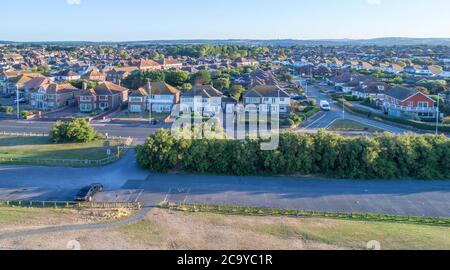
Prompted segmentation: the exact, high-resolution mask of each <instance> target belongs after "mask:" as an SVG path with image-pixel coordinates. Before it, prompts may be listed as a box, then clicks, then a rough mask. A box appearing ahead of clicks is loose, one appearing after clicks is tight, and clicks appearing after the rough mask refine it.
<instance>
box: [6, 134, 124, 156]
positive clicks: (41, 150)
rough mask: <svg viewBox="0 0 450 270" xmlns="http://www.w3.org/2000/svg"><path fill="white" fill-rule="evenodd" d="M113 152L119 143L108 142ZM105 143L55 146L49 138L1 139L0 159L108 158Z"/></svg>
mask: <svg viewBox="0 0 450 270" xmlns="http://www.w3.org/2000/svg"><path fill="white" fill-rule="evenodd" d="M108 143H109V144H110V146H111V149H112V151H114V147H115V146H117V145H118V144H119V141H112V142H108ZM107 148H108V147H107V144H106V143H105V141H95V142H91V143H67V144H54V143H52V142H51V141H50V138H48V137H4V136H1V137H0V158H52V159H83V160H85V159H89V160H99V159H104V158H106V157H107V156H108V155H107V151H106V149H107Z"/></svg>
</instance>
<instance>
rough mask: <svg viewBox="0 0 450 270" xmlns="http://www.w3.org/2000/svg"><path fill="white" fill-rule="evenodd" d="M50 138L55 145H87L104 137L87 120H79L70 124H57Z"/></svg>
mask: <svg viewBox="0 0 450 270" xmlns="http://www.w3.org/2000/svg"><path fill="white" fill-rule="evenodd" d="M50 138H51V139H52V141H53V142H55V143H69V142H76V143H87V142H92V141H95V140H98V139H101V138H102V137H101V135H100V134H99V133H97V132H96V131H95V130H94V129H93V128H92V127H91V126H90V125H89V123H88V122H87V121H86V120H85V119H83V118H78V119H74V120H72V121H70V122H61V121H58V122H56V124H55V126H54V127H53V130H52V131H50Z"/></svg>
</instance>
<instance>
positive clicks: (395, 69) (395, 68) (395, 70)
mask: <svg viewBox="0 0 450 270" xmlns="http://www.w3.org/2000/svg"><path fill="white" fill-rule="evenodd" d="M403 71H404V68H403V67H401V66H400V65H397V64H391V65H389V66H387V67H386V72H387V73H390V74H399V73H402V72H403Z"/></svg>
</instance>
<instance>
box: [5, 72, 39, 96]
mask: <svg viewBox="0 0 450 270" xmlns="http://www.w3.org/2000/svg"><path fill="white" fill-rule="evenodd" d="M36 77H42V75H41V74H39V73H27V74H22V75H18V76H17V77H11V78H9V79H8V80H7V81H6V83H5V85H4V88H3V94H15V93H16V91H19V92H23V89H24V86H25V84H26V83H27V82H28V81H30V80H32V79H33V78H36Z"/></svg>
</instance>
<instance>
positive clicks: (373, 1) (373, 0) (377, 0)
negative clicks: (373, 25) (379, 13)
mask: <svg viewBox="0 0 450 270" xmlns="http://www.w3.org/2000/svg"><path fill="white" fill-rule="evenodd" d="M366 2H367V4H369V5H371V6H378V5H381V4H382V3H383V0H366Z"/></svg>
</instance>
